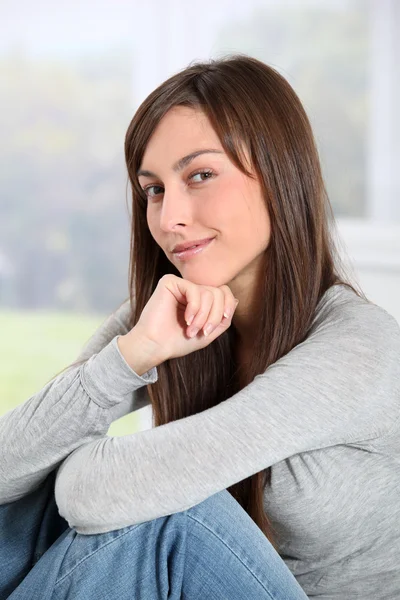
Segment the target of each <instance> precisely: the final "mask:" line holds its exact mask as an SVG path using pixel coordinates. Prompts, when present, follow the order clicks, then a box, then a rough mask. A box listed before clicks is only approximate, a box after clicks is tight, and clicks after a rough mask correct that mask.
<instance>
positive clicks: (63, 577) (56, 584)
mask: <svg viewBox="0 0 400 600" xmlns="http://www.w3.org/2000/svg"><path fill="white" fill-rule="evenodd" d="M141 525H145V523H139V524H138V525H136V526H134V527H130V528H129V529H128V530H127V531H125V532H124V533H121V534H120V535H119V536H117V537H115V538H113V539H112V540H109V541H108V542H106V543H104V544H103V545H102V546H99V547H98V548H96V549H95V550H93V552H91V553H90V554H87V555H86V556H84V557H83V558H82V559H81V560H80V561H79V562H77V563H76V565H74V566H73V567H72V569H71V570H70V571H68V573H65V575H63V576H62V577H61V579H59V580H58V581H56V582H55V585H54V589H55V588H56V587H57V586H58V585H59V584H60V583H62V582H63V581H64V579H66V578H67V577H69V576H70V575H71V574H72V573H73V572H74V571H75V569H76V568H77V567H79V566H80V565H81V564H82V563H83V562H85V560H87V559H88V558H91V557H92V556H93V555H94V554H96V552H99V550H102V549H103V548H106V547H107V546H109V545H110V544H112V543H114V542H116V541H117V540H120V539H121V538H122V537H124V536H125V535H128V533H130V532H131V531H133V529H136V528H138V527H140V526H141ZM77 535H81V534H79V533H78V534H77ZM74 539H75V538H74ZM71 544H72V542H71ZM68 548H70V546H68Z"/></svg>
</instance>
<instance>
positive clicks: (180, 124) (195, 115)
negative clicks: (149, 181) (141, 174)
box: [142, 106, 223, 166]
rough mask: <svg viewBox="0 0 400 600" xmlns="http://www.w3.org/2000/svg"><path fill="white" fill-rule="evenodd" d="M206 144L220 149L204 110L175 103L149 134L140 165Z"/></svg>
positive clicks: (175, 155)
mask: <svg viewBox="0 0 400 600" xmlns="http://www.w3.org/2000/svg"><path fill="white" fill-rule="evenodd" d="M210 146H211V147H213V148H219V149H221V150H223V148H222V145H221V142H220V141H219V138H218V136H217V134H216V132H215V131H214V129H213V127H212V126H211V123H210V121H209V120H208V117H207V116H206V115H205V114H204V112H203V111H202V110H200V109H194V108H189V107H187V106H175V107H173V108H171V109H170V110H169V111H168V112H167V113H166V114H165V115H164V117H163V118H162V119H161V121H160V123H158V125H157V127H156V129H155V130H154V132H153V134H152V136H151V137H150V139H149V141H148V143H147V146H146V149H145V152H144V155H143V160H142V165H146V162H147V161H150V160H153V159H154V160H159V159H160V158H161V157H163V156H164V157H167V158H168V159H171V158H172V159H173V158H177V157H179V156H181V155H182V156H183V154H185V153H189V152H191V151H193V149H199V148H202V147H204V148H208V147H210ZM178 155H179V156H178ZM148 166H150V165H148Z"/></svg>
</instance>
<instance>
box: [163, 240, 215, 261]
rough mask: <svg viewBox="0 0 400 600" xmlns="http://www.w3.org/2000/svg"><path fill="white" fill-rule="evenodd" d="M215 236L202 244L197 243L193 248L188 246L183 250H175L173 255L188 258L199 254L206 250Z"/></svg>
mask: <svg viewBox="0 0 400 600" xmlns="http://www.w3.org/2000/svg"><path fill="white" fill-rule="evenodd" d="M214 239H215V238H212V239H210V240H206V241H205V242H203V243H202V244H196V245H195V246H192V247H191V248H186V250H182V251H181V252H173V255H174V256H176V258H177V259H178V260H187V259H189V258H191V257H192V256H197V255H198V254H200V253H201V252H204V250H205V249H206V248H208V246H209V245H210V244H211V243H212V242H213V241H214Z"/></svg>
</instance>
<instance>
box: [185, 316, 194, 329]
mask: <svg viewBox="0 0 400 600" xmlns="http://www.w3.org/2000/svg"><path fill="white" fill-rule="evenodd" d="M193 319H194V315H190V317H189V318H188V320H187V321H186V323H187V325H188V326H189V325H190V323H191V322H192V321H193Z"/></svg>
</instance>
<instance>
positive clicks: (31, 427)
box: [0, 55, 400, 600]
mask: <svg viewBox="0 0 400 600" xmlns="http://www.w3.org/2000/svg"><path fill="white" fill-rule="evenodd" d="M125 150H126V162H127V167H128V172H129V178H130V182H131V185H132V200H133V201H132V211H133V212H132V238H131V239H132V244H131V260H130V282H129V283H130V290H131V295H130V301H126V302H124V303H123V304H122V305H121V307H120V308H119V309H118V310H117V311H116V313H115V314H113V315H111V316H110V317H109V319H108V320H107V321H106V322H105V323H104V324H103V326H102V327H101V328H100V329H99V330H98V331H97V332H96V333H95V334H94V336H93V338H92V339H91V340H90V341H89V343H88V344H87V346H86V348H85V349H84V350H83V352H82V355H81V356H80V357H79V358H78V361H77V363H74V364H73V365H71V366H70V368H69V369H68V370H66V371H65V372H63V373H61V374H59V375H58V376H56V378H54V379H53V380H52V381H51V382H49V383H48V384H47V385H46V386H45V387H44V388H43V389H42V390H41V391H40V392H39V393H38V394H36V395H35V396H33V397H32V398H30V399H29V400H27V401H26V402H25V403H24V404H22V405H21V406H19V407H17V408H16V409H15V410H13V411H10V412H9V413H8V414H6V415H5V416H4V417H2V419H1V421H0V442H1V443H0V448H1V456H0V478H1V479H0V482H1V494H0V503H1V504H2V506H0V524H1V527H2V529H1V531H2V537H1V545H0V559H1V560H0V564H1V565H6V567H4V569H3V571H4V572H3V574H2V584H1V585H2V588H1V593H0V598H6V597H10V598H11V599H12V600H19V599H22V598H23V599H24V600H26V599H27V598H38V597H40V598H41V599H49V600H50V599H54V600H55V599H57V600H62V599H64V598H78V599H80V598H85V599H86V598H96V599H98V598H118V599H125V598H127V599H128V598H129V599H131V598H135V599H136V598H143V599H158V598H160V599H161V598H162V599H164V598H170V599H172V598H174V599H175V598H177V599H178V598H188V599H190V600H194V599H196V600H200V599H205V598H212V599H223V598H224V599H226V598H229V599H230V600H236V599H239V598H240V599H246V600H248V599H253V598H254V599H264V598H265V599H267V598H268V599H271V598H273V599H274V600H278V599H279V600H283V599H285V600H291V599H293V600H297V599H301V598H307V597H313V598H324V600H328V599H329V600H333V599H338V598H340V599H341V600H345V599H346V600H350V599H351V600H354V599H358V598H360V599H361V598H362V599H363V600H368V599H371V600H372V599H373V600H380V599H384V598H385V599H388V598H395V597H400V567H399V561H398V552H399V551H400V532H399V527H398V511H399V508H398V507H399V506H400V492H399V490H400V485H399V484H400V471H399V468H398V464H399V455H400V446H399V441H398V440H399V418H398V417H399V404H400V390H399V387H400V377H399V375H400V368H399V352H400V335H399V326H398V324H397V322H396V321H395V319H394V318H393V317H392V316H391V315H389V314H388V313H387V312H386V311H385V310H384V309H382V308H381V307H378V306H376V305H374V304H373V303H372V302H370V301H368V300H367V298H366V297H365V296H364V295H363V294H362V293H361V292H359V291H357V290H356V289H355V288H354V287H353V286H352V285H351V283H350V282H349V281H346V278H345V276H344V275H343V274H341V268H340V265H339V258H338V256H337V255H336V253H335V250H334V245H333V241H332V237H331V232H330V228H329V225H333V224H334V221H333V217H332V212H331V210H330V205H329V200H328V199H327V196H326V193H325V190H324V184H323V179H322V176H321V170H320V164H319V160H318V154H317V151H316V147H315V143H314V140H313V135H312V131H311V128H310V124H309V121H308V119H307V116H306V114H305V112H304V109H303V107H302V105H301V103H300V101H299V99H298V97H297V96H296V94H295V93H294V91H293V89H292V88H291V87H290V85H289V84H288V83H287V82H286V81H285V80H284V79H283V78H282V77H281V76H280V75H279V74H278V73H277V72H276V71H275V70H273V69H272V68H270V67H268V66H267V65H265V64H263V63H262V62H260V61H258V60H256V59H254V58H250V57H247V56H245V55H235V56H228V57H225V58H223V59H220V60H211V61H209V62H206V63H198V64H194V65H191V66H189V67H188V68H186V69H184V70H183V71H181V72H179V73H177V74H176V75H174V76H172V77H171V78H169V79H168V80H167V81H165V82H164V83H163V84H161V85H160V86H159V87H158V88H157V89H156V90H155V91H154V92H152V93H151V94H150V95H149V97H148V98H147V99H146V100H145V101H144V102H143V104H142V105H141V106H140V107H139V109H138V111H137V112H136V114H135V116H134V118H133V120H132V122H131V124H130V126H129V128H128V132H127V136H126V143H125ZM201 240H203V241H201ZM195 242H199V245H197V246H196V248H193V246H194V245H196V244H195ZM182 244H183V245H184V246H185V245H186V247H187V246H188V245H189V246H191V247H192V249H191V250H187V251H186V252H185V251H183V252H182V251H181V250H182V249H181V248H179V246H182ZM235 300H238V301H239V302H238V303H237V302H236V301H235ZM232 315H233V316H232ZM190 317H192V320H191V319H190ZM208 324H211V326H212V330H211V332H210V333H208V332H206V331H205V329H206V326H207V325H208ZM206 333H208V335H206ZM149 402H151V404H152V407H153V411H154V424H155V427H154V428H153V429H151V430H148V431H143V432H139V433H135V434H133V435H128V436H124V437H119V438H118V437H117V438H112V437H107V436H106V433H107V431H108V428H109V425H110V423H111V422H112V421H113V420H115V419H116V418H118V417H120V416H122V415H123V414H127V413H128V412H130V411H132V410H136V409H137V408H140V407H142V406H144V405H145V404H147V403H149ZM58 511H59V513H58ZM1 594H2V595H1Z"/></svg>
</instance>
